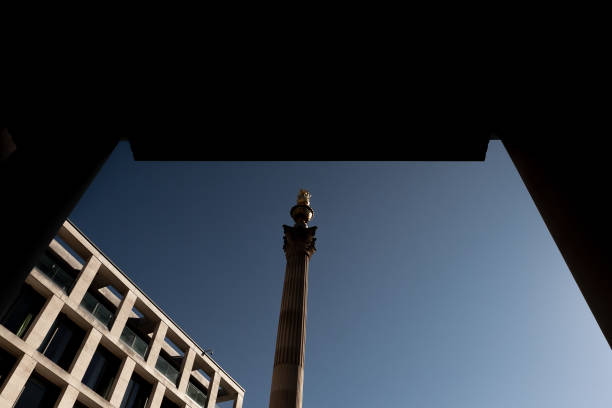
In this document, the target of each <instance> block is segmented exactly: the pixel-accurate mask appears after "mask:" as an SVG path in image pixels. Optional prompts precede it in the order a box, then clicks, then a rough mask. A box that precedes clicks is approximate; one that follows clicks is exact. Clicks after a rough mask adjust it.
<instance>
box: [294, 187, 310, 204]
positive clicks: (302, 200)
mask: <svg viewBox="0 0 612 408" xmlns="http://www.w3.org/2000/svg"><path fill="white" fill-rule="evenodd" d="M310 197H311V195H310V192H309V191H308V190H304V189H301V190H300V192H299V193H298V196H297V203H298V205H310Z"/></svg>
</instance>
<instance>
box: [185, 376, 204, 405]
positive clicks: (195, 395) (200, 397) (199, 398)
mask: <svg viewBox="0 0 612 408" xmlns="http://www.w3.org/2000/svg"><path fill="white" fill-rule="evenodd" d="M187 396H188V397H189V398H191V399H192V400H193V401H194V402H195V403H196V404H198V405H199V406H201V407H203V406H204V405H205V404H206V394H205V393H204V392H203V391H202V390H200V389H199V388H198V387H196V386H195V385H193V384H192V383H191V381H189V382H188V383H187Z"/></svg>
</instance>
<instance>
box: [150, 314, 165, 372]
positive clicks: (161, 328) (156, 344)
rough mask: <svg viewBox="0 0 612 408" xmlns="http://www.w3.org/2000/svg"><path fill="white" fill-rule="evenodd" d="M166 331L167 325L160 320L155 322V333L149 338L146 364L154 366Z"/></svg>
mask: <svg viewBox="0 0 612 408" xmlns="http://www.w3.org/2000/svg"><path fill="white" fill-rule="evenodd" d="M167 331H168V325H167V324H166V323H164V322H163V321H162V320H160V321H159V323H158V324H157V328H156V329H155V334H154V335H153V339H152V340H151V346H150V347H149V354H148V355H147V364H148V365H149V366H151V367H155V364H156V363H157V358H158V357H159V352H160V350H161V348H162V345H163V344H164V342H165V341H166V332H167Z"/></svg>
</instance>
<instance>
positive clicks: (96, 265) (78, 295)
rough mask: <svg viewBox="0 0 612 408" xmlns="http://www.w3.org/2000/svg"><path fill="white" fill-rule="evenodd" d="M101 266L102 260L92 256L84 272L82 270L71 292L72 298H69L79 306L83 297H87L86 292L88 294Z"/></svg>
mask: <svg viewBox="0 0 612 408" xmlns="http://www.w3.org/2000/svg"><path fill="white" fill-rule="evenodd" d="M100 265H101V262H100V260H99V259H98V258H96V257H95V256H93V255H92V256H91V257H90V258H89V261H88V262H87V264H85V266H84V267H83V270H81V273H80V274H79V276H78V277H77V280H76V282H75V283H74V286H73V287H72V290H71V291H70V296H68V297H69V298H70V300H72V301H74V302H75V303H76V304H77V305H78V304H80V303H81V300H83V296H85V292H87V289H89V285H91V282H92V281H93V279H94V278H95V276H96V274H97V273H98V270H99V269H100Z"/></svg>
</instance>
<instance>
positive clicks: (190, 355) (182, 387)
mask: <svg viewBox="0 0 612 408" xmlns="http://www.w3.org/2000/svg"><path fill="white" fill-rule="evenodd" d="M194 360H195V351H193V349H191V348H190V349H189V350H188V351H187V353H185V357H183V362H182V364H181V377H180V380H179V384H178V387H177V388H178V390H179V392H185V391H186V390H187V383H188V382H189V377H191V372H192V371H193V361H194Z"/></svg>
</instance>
